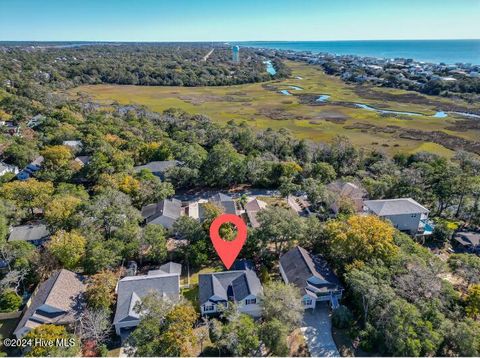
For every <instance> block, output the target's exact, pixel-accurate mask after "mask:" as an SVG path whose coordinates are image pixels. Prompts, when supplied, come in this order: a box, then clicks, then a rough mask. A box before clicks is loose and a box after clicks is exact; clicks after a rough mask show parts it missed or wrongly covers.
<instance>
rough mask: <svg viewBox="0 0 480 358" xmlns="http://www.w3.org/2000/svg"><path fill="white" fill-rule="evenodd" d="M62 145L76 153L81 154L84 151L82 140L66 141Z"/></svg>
mask: <svg viewBox="0 0 480 358" xmlns="http://www.w3.org/2000/svg"><path fill="white" fill-rule="evenodd" d="M62 144H63V145H65V146H67V147H70V148H71V149H73V151H75V152H80V151H81V150H82V149H83V143H82V141H81V140H64V141H63V143H62Z"/></svg>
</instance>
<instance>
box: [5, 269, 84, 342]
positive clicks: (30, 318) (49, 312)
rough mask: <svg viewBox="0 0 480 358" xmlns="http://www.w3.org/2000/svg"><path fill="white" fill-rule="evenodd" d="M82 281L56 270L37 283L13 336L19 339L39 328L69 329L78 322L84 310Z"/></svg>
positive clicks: (68, 273)
mask: <svg viewBox="0 0 480 358" xmlns="http://www.w3.org/2000/svg"><path fill="white" fill-rule="evenodd" d="M85 288H86V285H85V278H84V277H83V276H81V275H79V274H76V273H74V272H71V271H68V270H59V271H56V272H54V273H53V274H51V275H50V277H49V278H48V279H47V280H46V281H44V282H42V283H40V284H39V285H38V286H37V289H36V290H35V291H34V292H33V294H32V296H31V297H30V299H29V301H28V303H27V307H28V308H27V309H26V311H25V313H24V314H23V317H22V319H21V320H20V322H19V323H18V325H17V328H16V329H15V331H14V334H15V336H16V337H17V338H21V337H22V336H24V335H25V334H26V333H28V332H29V331H30V330H32V329H34V328H35V327H38V326H40V325H42V324H55V325H66V326H70V325H73V324H75V323H76V322H78V320H79V317H80V315H81V313H82V310H83V308H84V297H83V294H84V292H85Z"/></svg>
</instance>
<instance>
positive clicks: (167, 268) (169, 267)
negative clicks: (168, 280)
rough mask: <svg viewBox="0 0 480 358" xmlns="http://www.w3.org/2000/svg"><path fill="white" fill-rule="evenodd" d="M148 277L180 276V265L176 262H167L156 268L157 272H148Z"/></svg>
mask: <svg viewBox="0 0 480 358" xmlns="http://www.w3.org/2000/svg"><path fill="white" fill-rule="evenodd" d="M148 274H149V275H160V274H178V275H179V276H180V275H181V274H182V265H181V264H177V263H176V262H172V261H170V262H167V263H166V264H163V265H162V266H160V267H159V268H158V270H150V271H148Z"/></svg>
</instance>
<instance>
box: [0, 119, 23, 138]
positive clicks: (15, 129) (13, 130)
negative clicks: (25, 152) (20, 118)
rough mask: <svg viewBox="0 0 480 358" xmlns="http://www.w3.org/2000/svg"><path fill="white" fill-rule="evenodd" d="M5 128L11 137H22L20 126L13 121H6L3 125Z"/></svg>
mask: <svg viewBox="0 0 480 358" xmlns="http://www.w3.org/2000/svg"><path fill="white" fill-rule="evenodd" d="M3 127H5V129H4V131H5V132H7V133H8V134H10V135H11V136H18V135H20V126H18V125H16V124H14V123H13V122H12V121H5V124H4V125H3Z"/></svg>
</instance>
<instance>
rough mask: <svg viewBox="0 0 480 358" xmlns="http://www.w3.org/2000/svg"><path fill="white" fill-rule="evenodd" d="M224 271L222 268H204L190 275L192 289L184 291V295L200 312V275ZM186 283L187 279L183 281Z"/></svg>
mask: <svg viewBox="0 0 480 358" xmlns="http://www.w3.org/2000/svg"><path fill="white" fill-rule="evenodd" d="M218 271H222V268H221V267H204V268H202V269H200V270H198V271H195V272H194V273H192V274H191V275H190V287H189V288H184V289H182V295H183V297H185V298H186V299H187V300H189V301H190V302H191V303H192V305H193V307H195V309H196V310H199V305H198V275H199V274H202V273H210V272H218ZM183 282H186V279H183Z"/></svg>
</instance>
